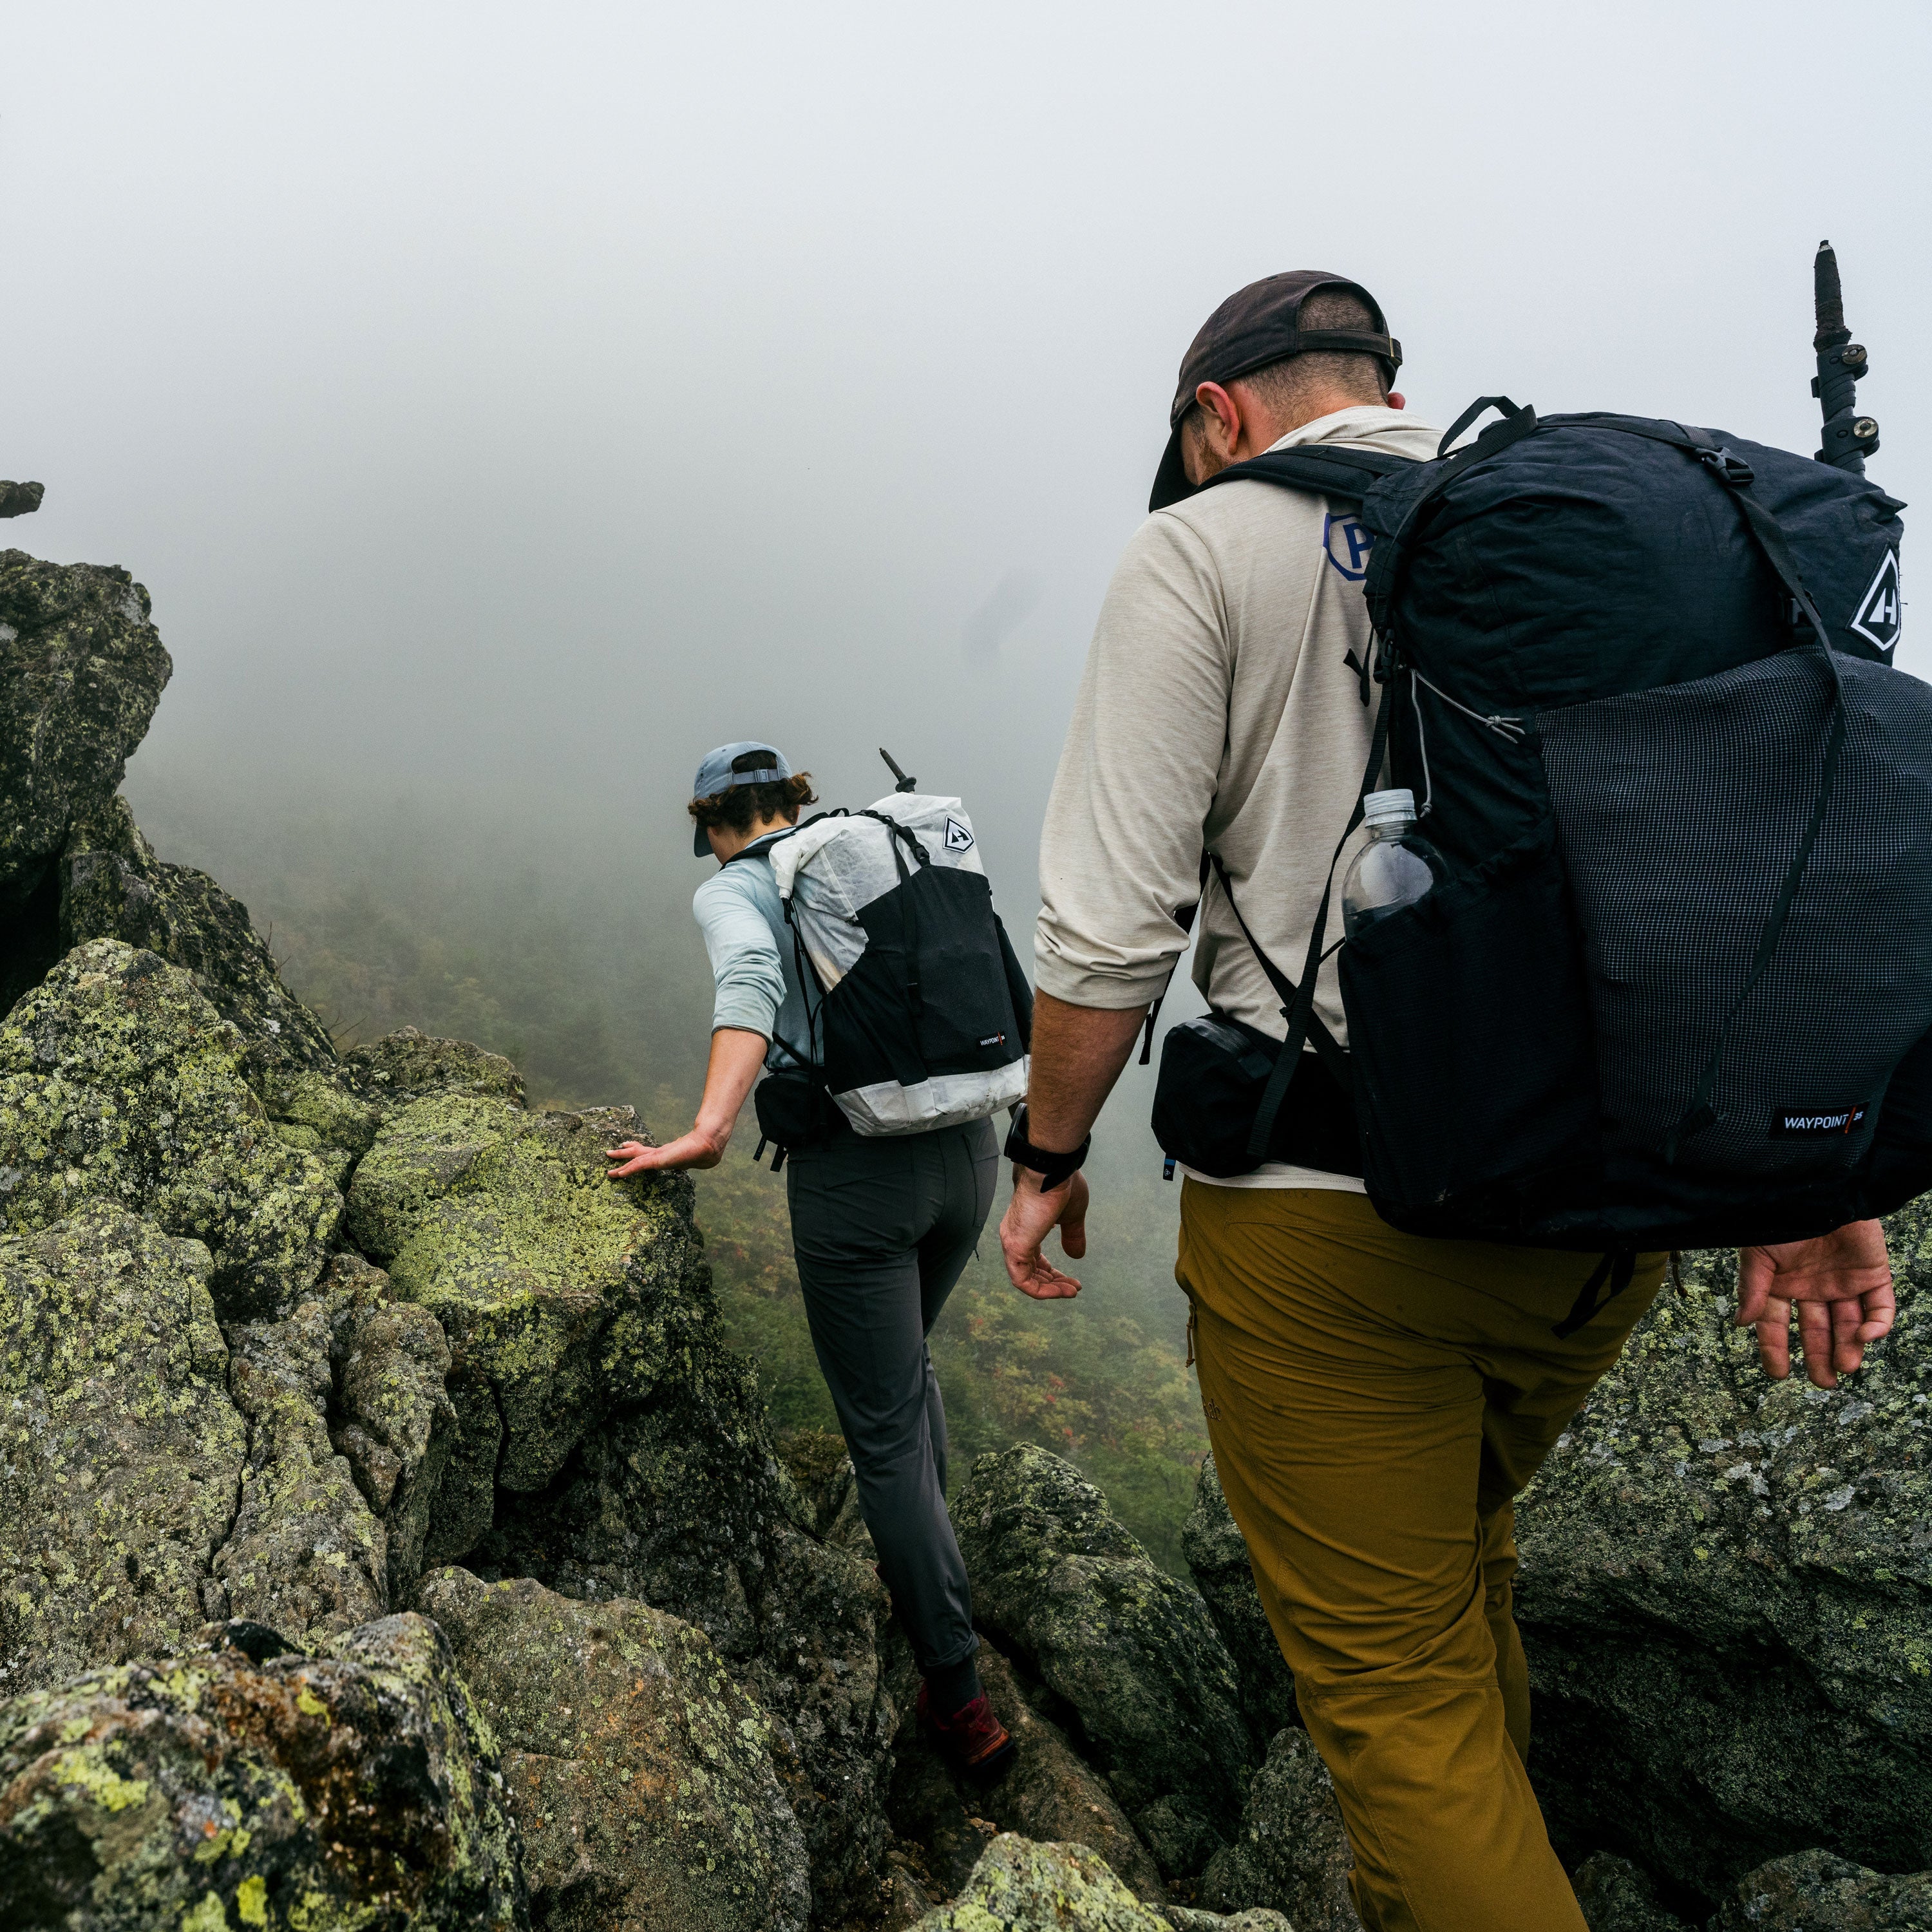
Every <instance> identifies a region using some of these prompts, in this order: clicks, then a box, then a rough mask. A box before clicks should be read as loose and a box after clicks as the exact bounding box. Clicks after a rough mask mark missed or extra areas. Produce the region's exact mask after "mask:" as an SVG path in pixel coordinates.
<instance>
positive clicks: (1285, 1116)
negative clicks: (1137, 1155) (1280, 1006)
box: [1154, 1013, 1362, 1181]
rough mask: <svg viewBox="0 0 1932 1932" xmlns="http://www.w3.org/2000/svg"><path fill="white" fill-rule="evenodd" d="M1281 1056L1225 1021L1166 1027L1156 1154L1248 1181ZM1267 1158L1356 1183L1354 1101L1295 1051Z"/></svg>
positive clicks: (1275, 1045) (1257, 1032)
mask: <svg viewBox="0 0 1932 1932" xmlns="http://www.w3.org/2000/svg"><path fill="white" fill-rule="evenodd" d="M1281 1050H1282V1043H1281V1042H1280V1040H1277V1039H1275V1038H1274V1036H1273V1035H1272V1034H1265V1033H1263V1032H1262V1030H1261V1028H1259V1027H1253V1026H1250V1025H1248V1024H1247V1022H1246V1021H1245V1020H1238V1019H1230V1018H1229V1016H1228V1015H1226V1013H1204V1014H1203V1015H1202V1016H1201V1017H1200V1018H1199V1019H1192V1020H1184V1021H1183V1022H1181V1024H1180V1025H1178V1026H1175V1027H1170V1028H1169V1029H1168V1031H1167V1037H1166V1039H1165V1040H1163V1041H1162V1043H1161V1049H1160V1079H1158V1080H1157V1082H1155V1085H1154V1139H1156V1140H1157V1141H1158V1142H1160V1148H1161V1151H1162V1152H1163V1154H1166V1155H1167V1156H1168V1157H1169V1159H1170V1160H1176V1161H1178V1162H1179V1163H1181V1166H1184V1167H1191V1168H1193V1169H1194V1170H1195V1171H1196V1172H1197V1173H1200V1174H1207V1175H1213V1176H1214V1178H1215V1179H1217V1181H1225V1180H1227V1179H1229V1178H1232V1176H1234V1175H1238V1174H1250V1173H1252V1172H1253V1171H1254V1169H1255V1168H1256V1166H1258V1165H1259V1163H1257V1162H1256V1161H1255V1160H1253V1157H1251V1156H1250V1154H1249V1152H1248V1139H1249V1136H1250V1134H1251V1133H1253V1129H1254V1124H1255V1115H1256V1112H1258V1111H1259V1109H1260V1106H1261V1103H1262V1095H1263V1094H1264V1093H1265V1092H1266V1091H1267V1088H1268V1080H1269V1078H1270V1076H1271V1075H1272V1074H1273V1073H1274V1070H1275V1063H1276V1062H1277V1061H1278V1060H1280V1058H1281ZM1345 1064H1346V1063H1345ZM1265 1158H1266V1159H1268V1160H1278V1161H1286V1162H1289V1163H1291V1164H1292V1165H1293V1166H1296V1167H1310V1168H1315V1169H1319V1170H1320V1171H1321V1172H1323V1173H1325V1174H1346V1175H1353V1176H1355V1178H1358V1179H1359V1178H1361V1172H1362V1148H1361V1136H1360V1135H1359V1134H1358V1132H1357V1130H1356V1127H1355V1101H1354V1100H1353V1098H1352V1096H1351V1095H1350V1094H1349V1092H1348V1091H1347V1090H1346V1088H1344V1087H1343V1085H1342V1083H1341V1082H1340V1081H1339V1080H1337V1079H1336V1077H1335V1076H1334V1074H1333V1073H1331V1072H1330V1071H1329V1070H1328V1067H1327V1066H1326V1065H1325V1064H1323V1061H1322V1058H1321V1056H1320V1055H1318V1054H1316V1053H1313V1052H1307V1051H1304V1052H1303V1054H1302V1055H1301V1064H1300V1065H1299V1066H1298V1067H1297V1068H1296V1069H1295V1078H1294V1079H1293V1080H1292V1081H1291V1082H1289V1088H1288V1092H1287V1094H1286V1096H1285V1097H1284V1098H1283V1102H1282V1105H1281V1110H1280V1112H1279V1113H1278V1114H1277V1115H1276V1116H1275V1122H1274V1131H1273V1133H1271V1134H1270V1135H1269V1136H1268V1153H1267V1154H1266V1156H1265Z"/></svg>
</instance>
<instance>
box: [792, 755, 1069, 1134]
mask: <svg viewBox="0 0 1932 1932" xmlns="http://www.w3.org/2000/svg"><path fill="white" fill-rule="evenodd" d="M761 850H762V851H763V853H764V854H765V855H766V856H768V857H769V860H770V862H771V867H772V874H773V875H774V877H775V878H776V880H777V882H778V895H779V897H780V898H781V900H782V901H783V902H784V912H785V919H786V922H787V924H788V925H789V926H790V928H791V930H792V935H793V949H794V957H795V959H796V962H797V967H798V977H799V988H800V991H801V992H802V995H803V996H804V998H805V1005H806V1009H807V1011H808V1014H809V1016H810V1019H811V1031H812V1040H811V1050H810V1052H809V1053H808V1054H805V1053H800V1052H797V1051H796V1049H793V1048H791V1047H790V1046H788V1045H787V1043H781V1046H785V1047H786V1050H787V1051H788V1052H792V1054H793V1058H795V1059H796V1060H798V1061H801V1062H805V1061H809V1062H810V1063H811V1064H810V1065H809V1066H804V1065H802V1066H801V1067H799V1068H797V1069H795V1070H791V1071H790V1072H788V1073H781V1074H776V1075H773V1076H771V1077H769V1078H768V1079H766V1081H765V1082H763V1085H762V1086H761V1087H760V1089H759V1105H758V1124H759V1126H760V1128H761V1129H763V1131H764V1133H765V1136H766V1139H769V1140H772V1141H774V1142H776V1143H777V1144H778V1147H779V1148H780V1149H781V1150H783V1149H784V1148H787V1147H796V1146H800V1145H807V1144H808V1143H809V1142H811V1141H813V1140H815V1139H823V1138H825V1137H826V1130H828V1129H829V1130H830V1131H834V1132H835V1131H839V1130H841V1118H842V1122H843V1123H844V1124H848V1125H849V1126H850V1127H851V1128H852V1130H854V1131H855V1132H856V1133H860V1134H864V1135H867V1136H884V1135H895V1134H921V1133H930V1132H932V1130H935V1129H936V1128H939V1127H953V1126H956V1125H957V1124H959V1123H960V1122H962V1121H977V1120H983V1119H984V1118H986V1116H987V1115H989V1114H992V1113H995V1112H998V1110H999V1109H1001V1108H1002V1107H1010V1106H1014V1105H1016V1103H1018V1102H1019V1101H1020V1100H1023V1099H1025V1096H1026V1085H1027V1048H1028V1042H1029V1040H1030V1039H1031V1034H1032V1030H1033V995H1032V992H1031V989H1030V988H1029V986H1028V984H1027V981H1026V977H1025V974H1023V973H1022V971H1020V968H1019V961H1018V960H1017V959H1016V958H1015V957H1014V955H1013V947H1012V945H1011V944H1010V941H1008V940H1007V935H1006V929H1005V928H1004V926H1002V925H1001V922H1000V919H999V915H998V913H995V911H994V910H993V894H992V886H990V885H989V883H988V882H987V878H986V871H985V868H983V866H982V865H981V864H980V850H979V844H978V841H977V839H976V838H974V832H973V822H972V820H971V819H970V818H969V817H968V816H967V814H966V811H965V808H964V807H963V806H962V805H961V803H960V802H959V799H956V798H941V797H937V796H932V795H931V794H928V793H919V792H904V791H900V792H894V793H890V794H889V795H888V796H886V797H884V798H882V799H880V800H879V801H878V802H877V804H875V805H868V806H867V807H866V808H865V809H864V810H863V811H852V812H847V811H827V812H821V813H820V814H817V816H816V817H813V818H811V819H808V820H807V821H806V822H805V823H804V824H802V825H801V826H799V828H798V829H797V830H796V831H795V832H790V833H789V834H787V835H785V836H784V837H782V838H777V839H774V840H772V841H771V842H770V843H769V844H768V845H766V846H765V847H762V848H761ZM804 1088H811V1089H815V1090H817V1093H818V1094H828V1093H829V1096H830V1097H831V1099H832V1100H833V1101H834V1102H835V1103H836V1105H837V1109H838V1115H837V1116H832V1115H829V1112H827V1111H826V1109H824V1108H823V1104H822V1103H820V1102H817V1100H815V1097H814V1096H813V1095H811V1094H807V1093H805V1092H803V1091H791V1092H787V1089H804ZM770 1090H775V1091H770Z"/></svg>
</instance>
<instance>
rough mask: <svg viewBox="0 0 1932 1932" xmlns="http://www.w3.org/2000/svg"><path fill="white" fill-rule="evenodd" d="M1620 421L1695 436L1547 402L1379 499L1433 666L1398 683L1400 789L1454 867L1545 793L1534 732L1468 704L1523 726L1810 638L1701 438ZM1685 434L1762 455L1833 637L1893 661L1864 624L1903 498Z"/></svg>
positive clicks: (1375, 498) (1743, 444) (1422, 658)
mask: <svg viewBox="0 0 1932 1932" xmlns="http://www.w3.org/2000/svg"><path fill="white" fill-rule="evenodd" d="M1618 422H1630V423H1632V424H1636V425H1643V427H1645V428H1649V429H1652V430H1655V431H1664V432H1667V433H1669V434H1673V435H1675V434H1683V433H1685V432H1684V431H1683V428H1682V425H1678V424H1676V423H1669V422H1661V421H1658V420H1656V419H1649V418H1636V417H1629V418H1623V417H1616V416H1610V415H1608V414H1602V413H1599V414H1593V415H1583V416H1547V417H1545V418H1544V419H1542V420H1541V422H1540V423H1539V424H1538V426H1537V428H1536V430H1535V433H1534V434H1531V435H1529V436H1526V437H1523V439H1522V440H1520V441H1517V442H1514V443H1510V444H1508V446H1506V447H1505V448H1503V449H1501V450H1500V452H1499V453H1498V454H1496V455H1494V456H1493V457H1490V458H1488V459H1487V460H1483V461H1480V462H1477V463H1473V464H1472V465H1469V466H1466V467H1465V468H1463V469H1462V470H1461V471H1460V473H1457V474H1455V475H1454V478H1453V480H1451V481H1449V482H1448V484H1447V485H1446V487H1443V488H1442V490H1441V492H1440V493H1439V495H1437V496H1434V497H1433V498H1432V499H1430V500H1429V501H1428V502H1426V503H1424V502H1422V499H1424V497H1425V496H1428V494H1429V492H1430V490H1432V489H1433V487H1435V486H1436V484H1437V483H1438V482H1439V480H1440V479H1441V478H1442V476H1443V475H1445V473H1446V472H1447V471H1448V466H1449V465H1450V464H1451V463H1454V461H1455V459H1454V458H1445V459H1443V460H1440V461H1438V462H1436V463H1418V464H1415V465H1413V466H1411V467H1409V468H1408V469H1403V470H1400V471H1398V472H1395V473H1394V474H1393V475H1390V476H1388V477H1386V478H1384V479H1383V480H1382V481H1380V482H1379V483H1377V484H1376V485H1375V486H1374V487H1373V488H1371V489H1370V490H1369V491H1368V492H1367V493H1366V494H1365V495H1364V498H1363V499H1362V519H1363V521H1364V523H1365V524H1367V526H1368V528H1369V529H1370V530H1371V531H1373V532H1374V533H1375V536H1376V547H1375V550H1374V551H1373V554H1372V557H1371V562H1370V571H1369V577H1368V580H1367V585H1366V586H1365V590H1366V594H1367V597H1368V599H1369V606H1370V615H1371V616H1372V618H1373V619H1374V620H1375V621H1376V624H1377V626H1378V628H1379V629H1380V630H1381V631H1382V632H1383V633H1384V634H1385V635H1387V636H1388V637H1389V638H1390V640H1391V642H1392V643H1393V644H1394V647H1395V648H1396V649H1397V651H1398V652H1400V654H1401V655H1402V657H1403V658H1404V659H1405V660H1406V662H1407V663H1408V664H1409V666H1410V667H1412V670H1414V671H1415V672H1416V673H1420V676H1421V678H1422V679H1427V683H1418V682H1415V681H1413V680H1404V681H1403V688H1402V689H1401V691H1400V693H1399V694H1397V695H1398V697H1399V701H1398V703H1397V707H1396V709H1395V712H1394V715H1393V717H1392V718H1391V725H1390V734H1391V735H1390V743H1391V766H1392V769H1393V770H1394V774H1395V777H1394V782H1395V783H1397V784H1403V785H1408V786H1410V787H1412V789H1413V790H1415V794H1416V796H1417V798H1418V800H1421V799H1425V798H1427V799H1428V801H1429V803H1430V811H1429V813H1428V814H1427V820H1426V823H1425V824H1424V830H1425V832H1427V835H1428V836H1429V838H1430V841H1431V842H1432V843H1433V844H1434V845H1435V846H1436V849H1437V850H1439V852H1441V853H1442V855H1443V856H1444V858H1445V859H1446V860H1447V861H1448V863H1449V864H1450V865H1451V867H1452V868H1463V867H1467V866H1471V865H1480V864H1481V862H1483V860H1484V858H1485V857H1486V856H1487V855H1488V854H1489V853H1492V852H1495V851H1497V850H1500V849H1502V847H1505V846H1507V845H1511V844H1514V843H1516V842H1517V840H1519V839H1520V838H1523V837H1525V836H1526V835H1528V834H1529V832H1530V831H1531V830H1532V828H1533V827H1534V826H1536V825H1537V824H1538V823H1541V822H1542V821H1544V820H1545V819H1546V818H1547V815H1548V812H1549V797H1548V793H1547V789H1546V787H1545V785H1544V778H1543V772H1542V762H1541V758H1540V757H1539V755H1538V748H1537V745H1536V743H1535V733H1534V730H1533V728H1532V730H1529V731H1528V732H1526V734H1525V735H1524V736H1523V738H1522V739H1520V741H1517V742H1514V743H1512V742H1510V741H1509V739H1508V738H1507V737H1506V736H1504V735H1503V734H1499V733H1497V732H1496V731H1495V730H1491V729H1489V728H1487V727H1484V725H1482V724H1479V723H1478V722H1477V721H1475V719H1474V718H1471V717H1469V716H1468V715H1466V713H1465V712H1463V711H1460V710H1458V709H1456V708H1455V705H1454V704H1452V703H1450V702H1449V701H1448V700H1450V699H1453V700H1455V701H1456V703H1457V704H1460V705H1463V706H1467V707H1468V709H1469V711H1472V712H1478V713H1480V714H1481V715H1484V716H1490V715H1503V716H1507V717H1514V718H1520V719H1522V720H1523V721H1525V723H1526V724H1527V723H1529V721H1531V719H1532V717H1533V715H1534V714H1535V713H1537V712H1542V711H1546V710H1550V709H1555V708H1556V707H1559V706H1568V705H1571V704H1577V703H1586V702H1588V701H1589V700H1592V699H1595V698H1601V697H1614V696H1617V695H1619V694H1622V693H1624V692H1627V691H1643V690H1647V689H1650V688H1654V687H1655V686H1658V685H1670V684H1682V683H1686V682H1691V681H1693V680H1694V679H1698V678H1701V677H1707V676H1714V675H1715V674H1716V673H1719V672H1721V671H1725V670H1733V669H1735V668H1736V667H1738V666H1739V665H1741V664H1748V663H1751V662H1752V661H1754V660H1755V659H1757V658H1761V657H1763V656H1766V655H1769V653H1770V652H1774V651H1777V650H1779V649H1784V648H1785V647H1786V646H1788V645H1790V644H1791V643H1796V642H1798V641H1799V640H1800V638H1801V637H1802V636H1803V635H1808V634H1809V627H1808V626H1807V627H1805V630H1804V631H1803V632H1802V633H1801V632H1800V631H1799V630H1797V629H1796V628H1794V627H1793V624H1792V622H1791V619H1790V613H1789V610H1788V601H1789V600H1788V599H1787V597H1786V595H1785V593H1784V589H1783V587H1782V586H1781V584H1780V583H1779V582H1778V577H1777V575H1776V574H1775V571H1773V570H1772V568H1771V566H1770V565H1769V563H1768V562H1766V559H1765V557H1764V555H1763V551H1762V550H1760V547H1759V546H1758V544H1757V541H1756V540H1755V539H1754V538H1753V536H1752V535H1751V531H1750V529H1749V527H1748V524H1747V523H1746V521H1745V517H1744V516H1743V514H1742V513H1741V512H1740V511H1739V508H1738V506H1737V505H1736V502H1733V500H1732V499H1731V493H1730V491H1729V490H1727V489H1726V488H1724V487H1723V486H1721V484H1718V483H1717V482H1716V481H1715V479H1714V478H1712V475H1710V474H1709V472H1707V471H1706V469H1704V468H1703V466H1702V465H1700V463H1697V462H1696V461H1695V460H1693V459H1692V458H1690V457H1688V456H1687V455H1685V452H1683V451H1682V450H1680V449H1673V448H1672V447H1670V446H1668V445H1667V444H1664V443H1655V442H1652V441H1649V440H1646V439H1645V438H1643V437H1637V436H1633V435H1630V434H1625V433H1622V432H1621V431H1619V430H1617V429H1616V428H1614V427H1613V425H1615V424H1616V423H1618ZM1688 434H1690V435H1691V436H1692V437H1694V438H1697V439H1700V440H1705V441H1707V442H1709V443H1712V445H1714V446H1721V447H1722V448H1724V449H1727V450H1730V452H1733V454H1735V455H1736V456H1737V457H1739V458H1741V459H1742V460H1743V461H1744V462H1745V463H1747V464H1748V466H1750V468H1751V470H1752V472H1753V474H1754V481H1753V482H1752V483H1751V485H1750V488H1751V493H1752V495H1753V496H1754V498H1755V499H1757V501H1759V502H1761V503H1763V505H1765V507H1766V508H1767V509H1769V510H1770V511H1772V513H1773V514H1775V516H1776V517H1777V518H1778V523H1779V524H1780V526H1781V527H1782V528H1783V529H1784V532H1785V535H1786V537H1787V540H1788V541H1789V542H1790V545H1791V547H1792V548H1793V551H1794V552H1795V553H1796V555H1797V557H1798V559H1799V563H1800V565H1801V567H1802V571H1803V573H1804V577H1805V586H1806V588H1807V589H1808V591H1809V592H1811V596H1812V598H1813V599H1814V601H1815V602H1816V603H1817V606H1818V608H1819V610H1820V613H1821V614H1822V615H1823V617H1824V619H1825V621H1826V625H1827V626H1828V628H1829V631H1830V634H1831V637H1832V642H1833V643H1834V645H1835V647H1836V648H1837V649H1839V650H1840V651H1841V652H1843V653H1845V654H1846V655H1849V656H1852V657H1855V658H1866V659H1870V660H1876V661H1884V659H1885V652H1883V651H1882V650H1881V649H1879V647H1878V646H1876V645H1875V644H1874V643H1872V642H1871V641H1870V639H1869V638H1868V637H1865V636H1863V635H1861V634H1860V633H1859V631H1858V630H1857V629H1856V628H1855V619H1856V618H1857V616H1858V613H1859V610H1860V607H1861V604H1862V602H1863V601H1864V598H1865V595H1866V593H1867V591H1868V589H1870V586H1871V585H1872V583H1873V580H1874V579H1875V578H1876V576H1877V575H1878V573H1879V571H1880V569H1881V567H1882V565H1884V564H1885V560H1886V559H1887V557H1888V556H1891V555H1893V554H1894V553H1895V552H1896V550H1897V546H1898V543H1899V539H1900V523H1899V520H1898V511H1899V509H1900V507H1901V506H1900V505H1899V504H1898V503H1897V502H1896V500H1895V499H1893V498H1891V497H1890V496H1887V495H1886V494H1885V492H1884V491H1882V490H1880V489H1879V488H1878V487H1877V486H1876V484H1872V483H1870V482H1868V481H1866V480H1865V479H1864V478H1862V477H1854V476H1849V475H1846V473H1845V472H1843V471H1842V470H1838V469H1831V468H1829V466H1826V465H1825V464H1823V463H1815V462H1813V461H1811V460H1810V459H1809V458H1805V457H1800V456H1794V455H1791V454H1790V452H1788V451H1784V450H1778V449H1769V448H1768V447H1766V446H1765V445H1763V444H1762V443H1751V442H1748V441H1745V440H1743V439H1742V438H1739V437H1733V436H1730V435H1729V434H1727V433H1725V432H1724V431H1717V430H1701V429H1692V430H1691V431H1689V432H1688ZM1418 504H1421V509H1420V511H1419V513H1418V511H1417V506H1418ZM1430 685H1433V686H1435V687H1436V689H1433V690H1432V689H1431V688H1430Z"/></svg>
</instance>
